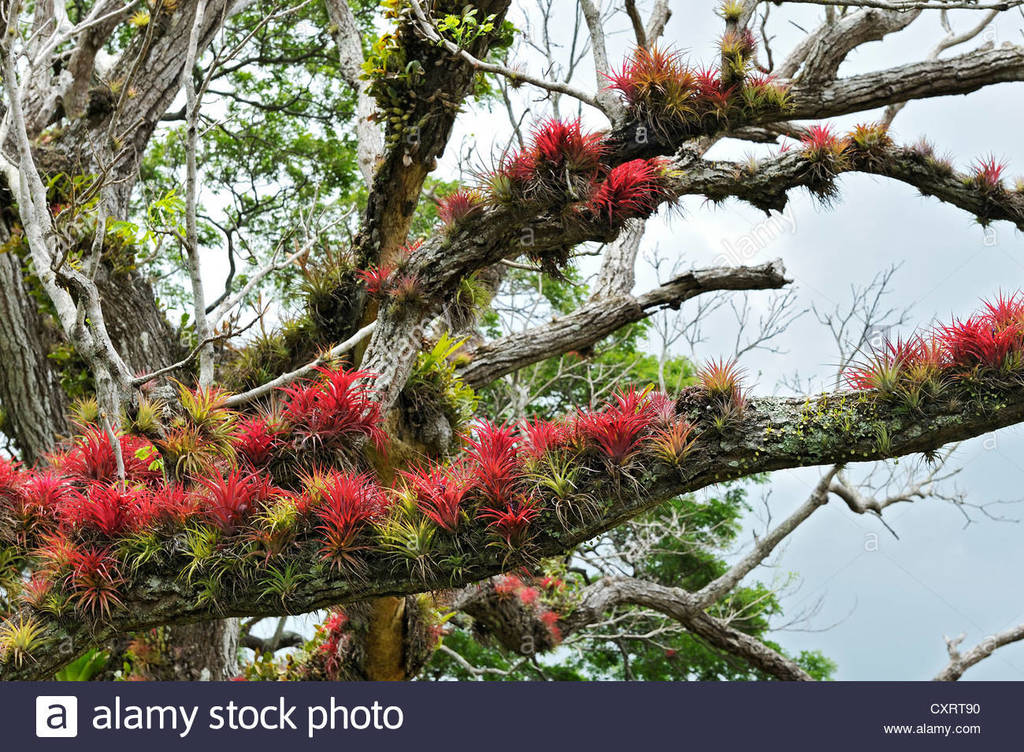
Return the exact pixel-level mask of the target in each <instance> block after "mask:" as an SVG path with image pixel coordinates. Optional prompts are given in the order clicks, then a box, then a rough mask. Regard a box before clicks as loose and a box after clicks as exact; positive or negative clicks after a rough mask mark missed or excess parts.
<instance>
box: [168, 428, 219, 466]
mask: <svg viewBox="0 0 1024 752" xmlns="http://www.w3.org/2000/svg"><path fill="white" fill-rule="evenodd" d="M157 446H159V447H160V454H161V455H162V456H163V458H164V461H165V463H167V465H166V467H167V470H168V472H169V473H170V474H171V475H172V476H173V477H174V478H176V479H177V480H184V479H185V478H189V477H196V476H200V475H205V474H207V473H208V472H210V471H211V469H212V467H213V465H214V463H215V462H216V461H217V460H218V459H219V458H220V456H221V455H220V452H219V451H217V449H216V447H211V446H209V445H208V444H207V442H206V440H205V439H204V438H203V436H202V434H201V433H200V431H199V429H198V428H197V427H196V426H193V425H178V426H176V427H173V428H170V429H168V431H167V433H166V435H165V436H164V437H163V438H162V439H158V440H157Z"/></svg>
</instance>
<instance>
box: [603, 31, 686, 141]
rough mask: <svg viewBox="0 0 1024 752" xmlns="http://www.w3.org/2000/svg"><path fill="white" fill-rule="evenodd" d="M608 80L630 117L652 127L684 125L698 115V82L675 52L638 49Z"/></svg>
mask: <svg viewBox="0 0 1024 752" xmlns="http://www.w3.org/2000/svg"><path fill="white" fill-rule="evenodd" d="M607 78H608V81H609V83H610V88H612V89H615V90H617V91H619V92H620V93H621V94H622V97H623V99H625V100H626V104H627V105H628V106H629V108H630V109H631V110H632V111H633V114H634V115H636V116H637V117H638V118H640V119H641V120H644V121H647V122H649V123H651V124H652V125H658V126H659V127H661V128H664V127H665V126H666V125H670V123H671V121H675V122H676V123H684V124H685V123H686V122H687V121H689V120H690V119H692V118H693V117H694V116H696V114H697V112H696V102H695V96H696V94H697V92H698V86H697V79H696V76H695V75H694V73H693V71H692V70H690V68H689V67H687V66H686V64H685V63H684V62H683V60H682V56H681V55H680V54H679V53H678V52H676V51H670V50H664V49H661V48H659V47H657V46H653V47H651V48H650V49H647V48H643V47H639V48H637V49H636V50H634V51H633V53H632V54H631V55H630V56H629V57H628V58H627V59H626V62H625V63H624V64H623V66H622V68H621V69H619V70H617V71H612V72H611V74H609V75H608V76H607ZM666 121H669V122H666Z"/></svg>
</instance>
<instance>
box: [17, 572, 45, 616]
mask: <svg viewBox="0 0 1024 752" xmlns="http://www.w3.org/2000/svg"><path fill="white" fill-rule="evenodd" d="M51 590H53V582H52V581H51V580H50V579H49V578H48V577H45V576H43V575H41V574H39V573H38V572H36V573H35V574H33V575H32V577H31V578H29V579H28V580H26V581H25V582H24V583H23V584H22V586H21V593H20V594H19V597H20V598H21V600H22V602H23V603H25V604H26V605H28V606H31V607H32V608H34V609H37V610H41V609H42V608H43V606H44V605H45V604H46V599H47V598H48V597H49V596H50V591H51Z"/></svg>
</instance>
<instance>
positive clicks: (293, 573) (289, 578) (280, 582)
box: [260, 561, 309, 604]
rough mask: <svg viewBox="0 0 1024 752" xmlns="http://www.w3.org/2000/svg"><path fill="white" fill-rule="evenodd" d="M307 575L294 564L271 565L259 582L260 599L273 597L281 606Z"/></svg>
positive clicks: (307, 577)
mask: <svg viewBox="0 0 1024 752" xmlns="http://www.w3.org/2000/svg"><path fill="white" fill-rule="evenodd" d="M307 579H309V575H308V574H306V573H304V572H302V571H301V570H300V569H299V567H298V566H297V565H296V563H295V562H291V561H290V562H287V563H286V564H285V565H284V566H283V567H277V566H274V565H271V566H270V567H268V568H267V574H266V575H265V576H264V577H263V579H262V580H261V581H260V586H261V587H262V591H263V592H262V593H260V599H263V598H266V597H268V596H273V597H275V598H277V599H279V600H280V601H281V603H282V604H283V603H284V602H285V601H287V600H288V599H289V598H290V597H292V596H293V595H294V594H295V593H296V591H297V590H298V589H299V586H300V585H301V584H302V583H303V581H304V580H307Z"/></svg>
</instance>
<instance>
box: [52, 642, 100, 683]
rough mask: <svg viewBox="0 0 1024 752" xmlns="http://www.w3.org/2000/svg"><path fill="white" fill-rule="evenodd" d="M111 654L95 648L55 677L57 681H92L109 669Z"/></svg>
mask: <svg viewBox="0 0 1024 752" xmlns="http://www.w3.org/2000/svg"><path fill="white" fill-rule="evenodd" d="M109 660H110V654H109V653H107V652H106V651H104V650H99V649H97V648H93V649H92V650H89V651H87V652H86V653H83V654H82V655H80V656H79V657H78V658H76V659H75V660H73V661H72V662H71V663H69V664H68V665H67V666H65V667H64V668H62V669H61V670H60V671H58V672H57V675H56V676H54V679H55V680H56V681H91V680H92V679H93V678H94V677H95V676H96V675H97V674H99V673H101V672H102V671H103V669H105V668H106V667H107V661H109Z"/></svg>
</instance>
